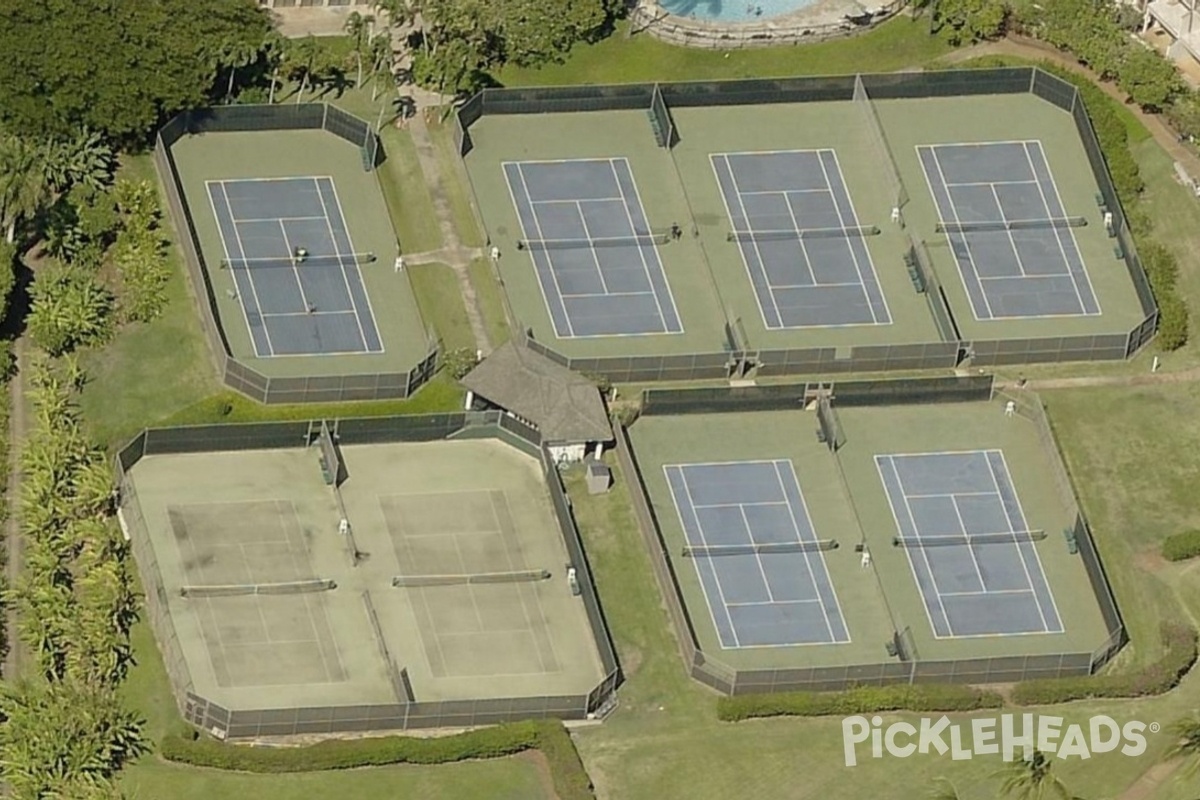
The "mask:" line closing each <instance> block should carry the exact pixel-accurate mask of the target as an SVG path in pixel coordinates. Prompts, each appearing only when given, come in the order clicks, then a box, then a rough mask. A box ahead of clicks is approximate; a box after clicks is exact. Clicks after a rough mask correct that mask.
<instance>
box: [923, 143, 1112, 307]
mask: <svg viewBox="0 0 1200 800" xmlns="http://www.w3.org/2000/svg"><path fill="white" fill-rule="evenodd" d="M1031 144H1033V145H1037V149H1038V152H1039V153H1040V154H1041V156H1042V162H1043V163H1044V164H1045V165H1046V170H1047V174H1048V176H1049V178H1050V183H1051V187H1052V188H1053V190H1054V194H1055V198H1056V200H1057V202H1058V204H1059V207H1060V208H1061V209H1062V210H1063V211H1064V213H1065V211H1066V206H1065V205H1064V204H1063V202H1062V196H1061V193H1060V192H1059V190H1058V181H1057V180H1056V179H1055V178H1054V174H1053V172H1052V171H1051V170H1050V161H1049V159H1048V158H1046V154H1045V148H1044V146H1043V145H1042V141H1041V140H1040V139H1008V140H1000V141H989V142H937V143H935V144H920V145H916V149H917V150H918V160H920V158H919V156H920V152H919V151H920V150H922V149H927V150H929V151H931V152H932V153H933V156H934V161H935V163H937V166H938V172H939V176H940V177H941V182H942V185H943V187H945V189H946V196H947V198H948V199H949V200H950V202H951V205H952V206H953V207H954V211H955V218H956V221H958V220H957V206H956V205H955V204H954V198H953V197H951V196H950V192H949V189H950V187H951V186H988V185H990V186H993V187H994V186H997V185H1001V186H1003V185H1011V184H1026V183H1030V184H1036V185H1037V187H1038V191H1039V193H1040V194H1041V196H1042V207H1043V208H1044V209H1045V210H1046V213H1047V217H1046V218H1049V219H1053V218H1054V216H1053V215H1051V214H1050V206H1049V203H1048V200H1047V196H1046V194H1045V189H1044V187H1043V185H1042V181H1041V179H1040V178H1039V177H1038V173H1037V170H1036V168H1035V167H1034V164H1033V161H1032V158H1031V156H1030V154H1029V145H1031ZM992 145H1020V146H1021V150H1022V154H1023V155H1024V156H1025V159H1026V163H1027V164H1028V165H1029V169H1030V173H1031V174H1032V175H1033V176H1034V177H1033V179H1032V180H1028V181H966V182H960V183H950V182H948V181H947V180H946V178H945V174H944V172H942V169H941V162H940V160H939V159H938V156H937V150H938V149H939V148H946V149H949V148H954V147H962V148H985V147H988V146H992ZM922 172H924V173H925V181H926V185H927V186H928V187H929V192H930V195H931V196H932V197H933V198H934V207H935V210H937V211H938V216H939V218H941V217H942V214H941V209H940V208H939V207H938V203H937V194H936V193H935V192H934V191H933V186H932V183H931V181H930V176H929V173H928V171H927V170H922ZM993 195H995V192H994V190H993ZM997 207H998V208H1000V210H1001V212H1002V213H1003V207H1002V206H1000V205H999V202H998V198H997ZM941 221H942V222H946V221H947V220H945V219H942V220H941ZM1015 221H1026V220H1015ZM1028 221H1030V222H1033V221H1040V220H1033V219H1030V220H1028ZM959 222H960V224H961V221H959ZM1054 233H1055V241H1056V243H1057V244H1058V245H1059V252H1060V255H1062V257H1063V258H1062V263H1063V265H1064V267H1065V268H1066V272H1065V273H1058V274H1055V275H1027V274H1025V266H1024V262H1023V261H1022V260H1021V258H1020V254H1019V252H1018V251H1017V249H1016V246H1015V242H1013V237H1012V231H1008V234H1009V240H1010V243H1011V246H1012V249H1013V253H1014V255H1015V256H1016V257H1017V264H1018V267H1019V268H1020V269H1021V270H1022V274H1021V275H999V276H987V277H985V276H983V275H981V274H980V273H979V270H978V268H977V267H976V265H975V263H974V255H973V254H972V253H971V252H970V251H971V248H970V245H969V242H968V239H969V237H967V236H965V235H962V234H957V235H962V237H963V238H962V239H961V241H962V242H963V244H964V246H965V247H966V249H967V252H968V255H969V258H970V261H971V268H972V272H973V273H974V274H975V277H976V281H978V282H979V285H980V292H981V293H982V295H983V297H984V300H985V303H986V305H987V310H988V314H989V315H990V316H988V317H980V316H979V314H978V313H976V309H975V303H974V302H973V301H972V300H971V293H970V291H969V289H968V288H967V286H966V280H965V278H964V276H963V275H962V270H961V268H960V269H959V270H958V272H959V278H960V280H961V281H962V283H963V288H964V290H965V293H966V295H967V300H968V305H970V306H971V313H972V315H973V316H974V317H975V321H976V322H996V321H1021V320H1053V319H1078V318H1079V317H1098V316H1101V315H1102V314H1103V308H1102V306H1101V303H1100V296H1099V295H1098V294H1097V293H1096V291H1095V286H1094V285H1093V284H1092V281H1091V272H1090V271H1089V270H1088V267H1087V262H1086V260H1085V259H1084V256H1083V251H1082V250H1080V248H1079V243H1078V240H1077V239H1076V238H1075V234H1074V233H1073V232H1071V231H1068V234H1069V236H1070V239H1071V243H1072V245H1073V246H1074V250H1075V252H1076V254H1077V255H1078V257H1079V263H1080V266H1081V267H1082V269H1083V274H1084V278H1085V280H1086V281H1087V284H1088V288H1089V290H1090V292H1091V295H1092V298H1093V300H1094V302H1095V304H1096V308H1097V310H1096V311H1095V312H1089V311H1088V310H1087V308H1086V305H1085V303H1084V302H1083V298H1082V296H1081V294H1080V291H1079V283H1078V281H1077V279H1076V278H1075V276H1074V274H1073V273H1072V272H1071V266H1070V259H1068V258H1067V257H1066V253H1065V252H1063V247H1064V245H1063V242H1062V238H1061V234H1062V231H1061V230H1060V229H1054ZM943 235H945V236H946V237H947V239H949V238H950V234H943ZM954 261H955V264H956V266H957V265H960V264H961V261H960V259H958V258H957V257H955V258H954ZM1013 278H1022V279H1024V278H1029V279H1059V280H1061V279H1063V278H1066V279H1068V280H1069V281H1070V282H1071V285H1072V288H1073V289H1074V290H1075V294H1076V297H1077V298H1078V300H1079V309H1080V310H1079V312H1078V313H1074V314H1062V313H1058V314H1005V315H1002V316H997V315H996V314H995V312H994V311H993V310H992V307H991V300H990V298H988V297H987V290H986V288H985V287H984V283H983V282H984V281H994V280H1011V279H1013Z"/></svg>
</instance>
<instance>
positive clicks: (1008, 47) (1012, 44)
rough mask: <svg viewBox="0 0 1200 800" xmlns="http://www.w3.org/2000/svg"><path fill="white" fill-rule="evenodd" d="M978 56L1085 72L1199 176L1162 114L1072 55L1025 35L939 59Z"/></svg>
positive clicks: (1197, 163) (1198, 164) (1198, 161)
mask: <svg viewBox="0 0 1200 800" xmlns="http://www.w3.org/2000/svg"><path fill="white" fill-rule="evenodd" d="M979 56H1017V57H1020V58H1030V59H1038V60H1043V61H1049V62H1052V63H1054V64H1056V65H1058V66H1060V67H1065V68H1066V69H1069V70H1071V71H1072V72H1078V73H1079V74H1080V75H1086V76H1087V77H1088V78H1089V79H1090V80H1091V81H1092V83H1093V84H1095V85H1096V86H1098V87H1100V89H1101V90H1103V91H1104V93H1105V94H1107V95H1108V96H1110V97H1112V98H1114V99H1116V100H1119V101H1120V102H1121V104H1122V105H1123V106H1125V108H1127V109H1129V111H1131V112H1132V113H1133V115H1134V116H1136V117H1137V118H1138V121H1140V122H1141V123H1142V124H1143V125H1145V126H1146V129H1147V130H1148V131H1150V134H1151V135H1152V136H1153V137H1154V140H1155V141H1156V142H1158V144H1159V146H1161V147H1162V149H1164V150H1166V151H1167V153H1168V154H1169V155H1170V156H1171V158H1173V159H1175V160H1176V161H1178V162H1180V163H1182V164H1183V165H1184V167H1186V168H1187V171H1188V172H1189V173H1190V174H1191V175H1196V176H1200V156H1197V155H1196V154H1195V153H1194V152H1193V151H1192V150H1189V149H1188V148H1187V147H1185V146H1184V145H1183V143H1182V142H1180V141H1179V136H1178V135H1177V134H1176V133H1175V131H1173V130H1172V129H1171V128H1170V126H1168V125H1167V123H1166V122H1165V121H1164V120H1163V118H1162V116H1160V115H1158V114H1147V113H1146V112H1144V111H1142V110H1141V109H1140V108H1138V107H1137V106H1135V105H1133V104H1131V103H1129V102H1128V100H1127V99H1126V97H1125V94H1124V93H1123V92H1122V91H1121V90H1120V89H1119V88H1117V86H1116V85H1114V84H1113V83H1111V82H1109V81H1101V80H1100V79H1099V78H1098V77H1096V73H1094V72H1092V71H1091V70H1090V69H1088V68H1087V67H1085V66H1083V65H1082V64H1080V63H1079V62H1078V61H1076V60H1075V58H1074V57H1073V56H1070V55H1067V54H1066V53H1063V52H1061V51H1059V50H1056V49H1055V48H1053V47H1051V46H1050V45H1048V44H1046V43H1045V42H1039V41H1038V40H1036V39H1030V38H1028V37H1025V36H1009V37H1008V38H1006V39H1001V40H1000V41H998V42H984V43H983V44H978V45H975V46H974V47H968V48H965V49H963V50H957V51H955V52H953V53H951V54H950V55H948V56H946V57H945V58H944V59H942V61H943V62H944V63H946V64H957V63H959V62H961V61H966V60H968V59H971V58H977V57H979Z"/></svg>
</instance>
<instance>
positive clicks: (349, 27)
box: [344, 11, 375, 89]
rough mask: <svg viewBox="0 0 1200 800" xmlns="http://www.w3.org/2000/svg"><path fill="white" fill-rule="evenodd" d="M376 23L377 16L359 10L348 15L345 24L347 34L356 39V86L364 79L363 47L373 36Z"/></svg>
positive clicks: (360, 84)
mask: <svg viewBox="0 0 1200 800" xmlns="http://www.w3.org/2000/svg"><path fill="white" fill-rule="evenodd" d="M374 24H375V17H373V16H371V15H370V14H360V13H358V12H357V11H355V12H353V13H351V14H350V16H348V17H346V24H345V26H344V28H345V31H346V35H348V36H349V37H350V38H351V39H353V40H354V60H355V61H356V62H357V64H358V78H357V80H355V81H354V88H355V89H357V88H359V87H360V86H362V79H363V49H364V47H365V45H366V44H367V41H368V40H369V39H370V38H371V29H372V26H373V25H374Z"/></svg>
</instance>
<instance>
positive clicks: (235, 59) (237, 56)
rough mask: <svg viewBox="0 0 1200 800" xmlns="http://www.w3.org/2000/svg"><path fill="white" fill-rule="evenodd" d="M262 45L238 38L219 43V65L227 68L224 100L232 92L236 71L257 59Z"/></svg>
mask: <svg viewBox="0 0 1200 800" xmlns="http://www.w3.org/2000/svg"><path fill="white" fill-rule="evenodd" d="M263 46H264V45H263V44H251V43H250V42H247V41H244V40H239V39H231V40H229V41H227V42H225V43H224V44H223V45H221V50H220V54H219V55H218V59H219V60H220V64H221V66H223V67H225V68H226V69H228V70H229V84H228V86H226V88H225V99H226V100H228V99H229V97H230V95H232V94H233V82H234V79H235V77H236V76H237V71H238V70H239V69H241V68H242V67H248V66H250V65H251V64H253V63H254V62H255V61H257V60H258V54H259V53H260V52H261V51H262V49H263Z"/></svg>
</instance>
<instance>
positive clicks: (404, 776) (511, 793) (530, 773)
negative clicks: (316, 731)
mask: <svg viewBox="0 0 1200 800" xmlns="http://www.w3.org/2000/svg"><path fill="white" fill-rule="evenodd" d="M121 787H122V788H123V789H124V790H125V791H126V792H128V793H129V796H130V797H145V798H171V800H212V798H218V797H229V798H234V797H253V798H256V800H311V799H312V798H314V797H342V798H353V800H395V798H399V797H404V798H429V799H430V800H432V798H439V799H442V798H444V800H537V799H538V798H546V797H547V794H546V792H545V790H544V789H543V787H542V785H541V784H540V782H539V776H538V773H537V769H536V767H534V766H533V764H532V763H531V762H529V761H527V760H525V759H521V758H504V759H494V760H491V761H470V762H466V763H462V764H454V765H450V766H433V767H427V766H414V765H400V766H393V767H374V768H371V769H356V770H346V771H341V772H307V773H299V774H292V775H247V774H242V773H234V772H221V771H219V770H212V769H196V768H194V767H185V766H179V765H176V764H167V763H163V762H160V761H155V760H150V759H147V760H145V761H143V762H142V763H140V764H138V765H137V766H135V767H132V768H130V769H128V770H126V772H125V774H124V777H123V779H122V781H121Z"/></svg>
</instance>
